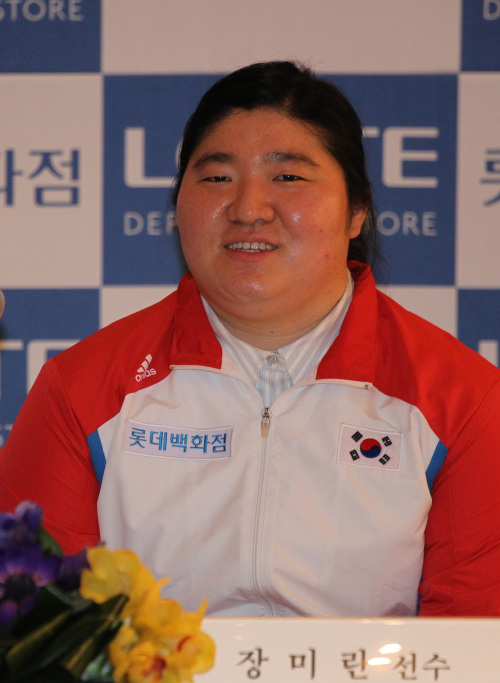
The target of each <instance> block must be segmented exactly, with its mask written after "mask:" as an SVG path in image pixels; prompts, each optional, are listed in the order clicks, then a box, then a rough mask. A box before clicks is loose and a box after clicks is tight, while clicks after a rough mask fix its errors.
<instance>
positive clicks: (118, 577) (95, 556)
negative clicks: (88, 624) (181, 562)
mask: <svg viewBox="0 0 500 683" xmlns="http://www.w3.org/2000/svg"><path fill="white" fill-rule="evenodd" d="M87 559H88V561H89V564H90V569H85V570H84V571H83V572H82V579H81V584H80V594H81V595H82V597H84V598H87V599H88V600H93V601H94V602H97V603H99V604H100V603H102V602H105V601H106V600H108V599H109V598H112V597H113V596H115V595H119V594H120V593H123V594H125V595H127V596H128V597H129V601H128V602H127V604H126V605H125V607H124V610H123V612H122V617H123V618H125V617H127V616H129V615H130V614H133V613H134V611H135V610H136V608H137V605H138V604H139V603H140V602H141V600H142V599H143V596H144V594H145V593H146V592H147V591H148V590H149V589H150V588H151V587H152V586H154V585H155V583H156V581H155V578H154V576H153V574H152V573H151V572H150V571H149V569H147V568H146V567H144V565H143V564H141V562H140V560H139V558H138V557H137V555H136V554H135V553H134V552H132V551H131V550H108V549H107V548H103V547H97V548H91V549H90V550H88V552H87ZM167 582H168V579H164V580H163V581H162V582H161V585H163V584H165V583H167Z"/></svg>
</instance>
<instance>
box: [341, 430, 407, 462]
mask: <svg viewBox="0 0 500 683" xmlns="http://www.w3.org/2000/svg"><path fill="white" fill-rule="evenodd" d="M402 450H403V435H402V434H401V433H400V432H379V431H377V430H375V429H365V428H364V427H355V426H353V425H346V424H343V425H341V427H340V443H339V451H338V454H337V462H342V463H345V464H346V465H354V466H355V467H371V468H372V469H377V470H399V469H400V468H401V453H402Z"/></svg>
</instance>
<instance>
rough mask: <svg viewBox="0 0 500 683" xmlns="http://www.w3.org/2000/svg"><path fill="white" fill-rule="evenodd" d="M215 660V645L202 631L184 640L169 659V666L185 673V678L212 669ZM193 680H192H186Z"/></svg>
mask: <svg viewBox="0 0 500 683" xmlns="http://www.w3.org/2000/svg"><path fill="white" fill-rule="evenodd" d="M214 659H215V643H214V641H213V640H212V638H211V637H210V636H209V635H208V634H207V633H203V632H202V631H200V632H199V633H196V634H194V635H192V636H187V637H186V638H183V639H182V640H181V641H180V642H179V644H178V645H177V650H176V651H175V652H172V653H170V655H168V657H167V661H168V665H169V666H170V667H172V668H175V669H178V670H180V671H181V672H183V674H184V676H186V677H187V676H188V675H189V676H190V674H201V673H204V672H205V671H208V670H209V669H211V668H212V667H213V665H214ZM186 680H191V678H190V677H189V678H186Z"/></svg>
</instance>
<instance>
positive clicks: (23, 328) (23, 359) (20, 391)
mask: <svg viewBox="0 0 500 683" xmlns="http://www.w3.org/2000/svg"><path fill="white" fill-rule="evenodd" d="M4 294H5V302H6V304H5V313H4V315H3V317H2V319H1V320H0V446H1V445H2V443H3V442H4V440H5V439H6V437H7V434H8V432H9V429H10V426H11V425H12V423H13V421H14V420H15V418H16V415H17V413H18V412H19V409H20V407H21V405H22V403H23V401H24V399H25V398H26V394H27V391H28V388H29V387H30V386H31V384H32V383H33V381H34V380H35V378H36V376H37V375H38V372H39V370H40V368H41V366H42V364H43V362H45V360H47V359H48V358H50V357H52V356H54V355H56V354H57V353H59V352H60V351H62V350H63V349H65V348H68V347H69V346H71V345H72V344H73V343H74V342H75V341H77V340H79V339H82V338H83V337H86V336H88V335H89V334H91V333H92V332H95V331H96V330H97V329H98V326H99V290H97V289H74V290H64V289H40V290H29V289H6V290H4Z"/></svg>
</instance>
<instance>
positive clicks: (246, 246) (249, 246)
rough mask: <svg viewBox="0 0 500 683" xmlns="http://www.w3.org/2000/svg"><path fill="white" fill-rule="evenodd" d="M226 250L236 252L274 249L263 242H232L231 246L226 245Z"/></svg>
mask: <svg viewBox="0 0 500 683" xmlns="http://www.w3.org/2000/svg"><path fill="white" fill-rule="evenodd" d="M226 249H236V250H237V251H272V250H273V249H276V247H274V246H273V245H272V244H266V243H265V242H233V243H232V244H226Z"/></svg>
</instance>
